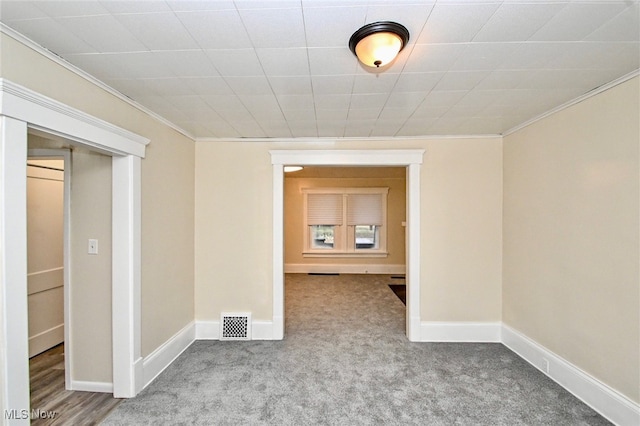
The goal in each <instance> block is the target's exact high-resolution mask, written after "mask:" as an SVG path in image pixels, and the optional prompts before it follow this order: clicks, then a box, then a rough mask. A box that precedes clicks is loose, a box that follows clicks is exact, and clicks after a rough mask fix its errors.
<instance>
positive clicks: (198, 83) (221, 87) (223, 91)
mask: <svg viewBox="0 0 640 426" xmlns="http://www.w3.org/2000/svg"><path fill="white" fill-rule="evenodd" d="M184 83H185V85H187V86H188V87H189V88H191V90H192V91H193V92H194V93H197V94H199V95H230V94H232V93H233V91H232V90H231V88H230V87H229V85H228V84H227V82H226V81H225V80H224V78H223V77H220V76H213V77H191V78H185V79H184Z"/></svg>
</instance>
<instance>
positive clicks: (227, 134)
mask: <svg viewBox="0 0 640 426" xmlns="http://www.w3.org/2000/svg"><path fill="white" fill-rule="evenodd" d="M203 125H204V126H205V127H206V128H207V129H209V131H210V133H209V134H208V135H207V136H211V137H218V138H239V137H240V132H238V131H237V130H236V129H235V128H234V127H233V126H232V125H231V124H229V123H227V122H226V121H217V122H215V123H214V122H209V123H203Z"/></svg>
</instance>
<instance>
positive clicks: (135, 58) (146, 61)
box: [108, 52, 176, 78]
mask: <svg viewBox="0 0 640 426" xmlns="http://www.w3.org/2000/svg"><path fill="white" fill-rule="evenodd" d="M108 56H109V58H110V60H111V61H112V62H113V63H115V64H119V66H120V68H122V69H124V70H125V72H126V73H127V75H128V76H129V77H132V78H160V77H175V76H176V74H175V73H174V72H173V71H172V70H171V68H170V67H169V64H167V62H166V61H165V60H164V58H163V57H162V56H160V55H157V54H156V53H153V52H135V53H112V54H110V55H108Z"/></svg>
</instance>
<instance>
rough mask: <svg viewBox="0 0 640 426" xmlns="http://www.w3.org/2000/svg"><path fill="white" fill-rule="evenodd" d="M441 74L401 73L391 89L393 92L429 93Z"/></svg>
mask: <svg viewBox="0 0 640 426" xmlns="http://www.w3.org/2000/svg"><path fill="white" fill-rule="evenodd" d="M443 75H444V73H442V72H426V73H425V72H421V73H403V74H400V76H399V77H398V81H397V82H396V85H395V86H394V88H393V91H394V92H415V91H423V92H427V93H428V92H429V91H430V90H431V89H433V88H434V87H435V85H436V84H438V81H440V79H441V78H442V76H443Z"/></svg>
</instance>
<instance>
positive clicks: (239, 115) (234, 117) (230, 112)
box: [216, 108, 255, 131]
mask: <svg viewBox="0 0 640 426" xmlns="http://www.w3.org/2000/svg"><path fill="white" fill-rule="evenodd" d="M216 112H217V113H218V114H220V117H222V118H223V119H224V120H225V121H228V122H229V123H231V124H232V125H233V127H235V128H237V129H238V130H239V131H242V129H240V128H238V127H236V126H235V125H234V124H233V122H234V121H252V120H255V119H254V118H253V116H252V115H251V113H250V112H249V110H247V109H246V108H241V109H240V108H239V109H227V108H219V109H216Z"/></svg>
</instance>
